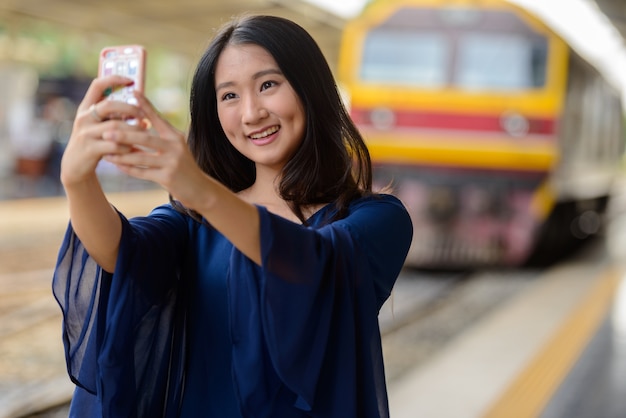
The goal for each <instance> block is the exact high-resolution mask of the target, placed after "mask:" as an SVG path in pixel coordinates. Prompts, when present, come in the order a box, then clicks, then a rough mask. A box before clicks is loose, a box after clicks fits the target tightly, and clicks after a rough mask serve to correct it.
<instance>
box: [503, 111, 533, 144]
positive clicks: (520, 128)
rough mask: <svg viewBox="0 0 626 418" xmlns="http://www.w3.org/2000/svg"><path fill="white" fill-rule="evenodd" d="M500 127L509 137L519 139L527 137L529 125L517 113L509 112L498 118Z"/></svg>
mask: <svg viewBox="0 0 626 418" xmlns="http://www.w3.org/2000/svg"><path fill="white" fill-rule="evenodd" d="M500 126H502V129H504V131H505V132H506V133H508V134H509V135H511V136H514V137H518V138H519V137H522V136H526V135H528V130H529V128H530V123H529V122H528V119H526V118H525V117H524V116H522V115H520V114H519V113H514V112H511V113H505V114H503V115H502V116H501V117H500Z"/></svg>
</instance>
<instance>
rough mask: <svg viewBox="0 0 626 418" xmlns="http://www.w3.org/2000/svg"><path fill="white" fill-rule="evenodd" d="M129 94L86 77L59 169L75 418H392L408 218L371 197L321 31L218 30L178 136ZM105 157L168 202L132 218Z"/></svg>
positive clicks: (273, 27)
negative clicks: (389, 333)
mask: <svg viewBox="0 0 626 418" xmlns="http://www.w3.org/2000/svg"><path fill="white" fill-rule="evenodd" d="M125 83H128V80H126V79H123V78H120V77H107V78H100V79H96V80H94V82H93V83H92V85H91V86H90V88H89V90H88V91H87V93H86V95H85V98H84V100H83V102H82V103H81V105H80V107H79V110H78V112H77V116H76V120H75V123H74V130H73V133H72V137H71V139H70V141H69V143H68V146H67V148H66V151H65V154H64V157H63V161H62V172H61V180H62V183H63V185H64V188H65V190H66V194H67V199H68V202H69V208H70V218H71V225H70V228H68V232H67V235H66V237H65V240H64V242H63V245H62V248H61V250H60V254H59V260H58V265H57V269H56V271H55V276H54V283H53V290H54V294H55V296H56V298H57V300H58V302H59V304H60V306H61V308H62V310H63V314H64V322H63V324H64V332H63V336H64V342H65V348H66V357H67V363H68V371H69V374H70V377H71V378H72V380H73V381H74V382H75V383H76V385H77V388H76V392H75V395H74V398H73V400H72V405H71V416H76V417H99V416H104V417H161V416H167V417H170V416H172V417H175V416H176V417H178V416H180V417H220V418H229V417H286V418H289V417H337V418H349V417H359V418H364V417H387V416H388V405H387V394H386V389H385V376H384V370H383V360H382V353H381V337H380V331H379V328H378V321H377V315H378V311H379V309H380V308H381V306H382V304H383V302H384V301H385V300H386V299H387V297H388V296H389V294H390V292H391V289H392V287H393V284H394V282H395V280H396V277H397V275H398V274H399V272H400V270H401V268H402V265H403V263H404V259H405V256H406V253H407V251H408V248H409V245H410V240H411V236H412V225H411V222H410V219H409V216H408V214H407V212H406V211H405V209H404V207H403V206H402V204H401V203H400V202H399V201H398V200H397V199H396V198H395V197H393V196H391V195H386V194H376V193H373V192H372V190H371V167H370V161H369V155H368V152H367V148H366V147H365V145H364V143H363V140H362V138H361V136H360V135H359V133H358V131H357V130H356V129H355V127H354V125H353V124H352V122H351V120H350V118H349V116H348V115H347V113H346V110H345V109H344V107H343V106H342V103H341V99H340V96H339V94H338V92H337V89H336V86H335V83H334V80H333V77H332V73H331V71H330V69H329V67H328V65H327V63H326V61H325V59H324V57H323V55H322V53H321V51H320V50H319V48H318V46H317V45H316V43H315V42H314V41H313V39H312V38H311V37H310V36H309V35H308V34H307V33H306V31H304V30H303V29H302V28H301V27H300V26H298V25H296V24H295V23H293V22H291V21H288V20H285V19H281V18H277V17H269V16H251V17H246V18H241V19H235V20H234V21H232V22H230V23H229V24H227V25H226V26H225V27H224V28H222V29H221V31H220V32H218V34H217V35H216V37H215V38H214V40H213V41H212V43H211V44H210V46H209V47H208V49H207V51H206V52H205V54H204V56H203V57H202V58H201V60H200V63H199V65H198V67H197V71H196V73H195V76H194V80H193V85H192V89H191V126H190V130H189V136H188V138H187V141H185V138H183V135H182V134H181V133H179V132H177V131H176V130H175V129H173V128H172V127H171V126H170V125H169V124H168V123H167V122H166V121H164V120H163V119H162V118H161V117H160V116H159V115H158V114H157V112H156V111H155V110H154V109H153V107H152V106H151V104H150V103H149V102H148V101H147V99H146V98H145V97H143V96H141V95H139V94H138V95H137V99H138V102H139V103H138V105H137V106H131V105H128V104H125V103H121V102H114V101H111V100H103V92H104V91H105V90H106V89H107V88H108V87H111V86H116V85H123V84H125ZM125 119H137V120H141V121H142V122H141V123H139V124H128V123H126V122H124V120H125ZM148 126H150V129H148ZM101 159H105V160H108V161H109V162H111V163H113V164H115V165H117V166H118V167H119V168H120V169H121V170H122V171H123V172H125V173H127V174H128V175H130V176H134V177H137V178H141V179H147V180H151V181H153V182H155V183H158V184H159V185H161V186H162V187H164V188H165V189H166V190H167V191H168V192H169V193H170V196H171V201H170V203H168V204H164V205H163V206H160V207H158V208H156V209H154V211H153V212H152V213H151V214H150V215H148V216H146V217H139V218H133V219H130V220H129V219H126V218H125V217H124V216H123V215H122V214H121V213H119V212H117V211H116V210H115V209H114V208H113V207H112V206H111V205H110V204H109V203H108V201H107V198H106V196H105V194H104V193H103V192H102V189H101V187H100V185H99V182H98V179H97V177H96V174H95V168H96V165H97V164H98V162H99V161H100V160H101Z"/></svg>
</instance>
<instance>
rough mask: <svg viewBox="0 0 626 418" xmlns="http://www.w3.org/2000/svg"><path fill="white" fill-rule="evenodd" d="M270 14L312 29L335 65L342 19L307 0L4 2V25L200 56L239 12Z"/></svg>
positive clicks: (0, 11) (0, 6) (0, 15)
mask: <svg viewBox="0 0 626 418" xmlns="http://www.w3.org/2000/svg"><path fill="white" fill-rule="evenodd" d="M244 12H249V13H261V14H270V15H276V16H282V17H286V18H288V19H291V20H294V21H295V22H297V23H299V24H300V25H302V26H303V27H304V28H305V29H306V30H308V31H309V32H310V33H311V35H313V37H314V38H315V40H316V41H317V42H318V44H319V45H320V47H321V48H322V50H323V51H324V53H325V55H326V57H327V59H328V60H329V62H330V63H331V65H333V64H334V63H335V62H336V58H337V54H338V45H339V36H340V30H341V28H342V27H343V25H344V23H345V22H344V20H343V19H342V18H340V17H338V16H335V15H333V14H331V13H329V12H328V11H325V10H323V9H321V8H319V7H317V6H314V5H313V4H311V3H309V2H306V1H304V0H219V1H214V0H213V1H207V0H178V1H176V2H171V1H154V0H133V1H128V0H108V1H106V2H100V1H97V0H84V1H76V0H46V1H41V0H2V1H1V2H0V24H4V25H9V26H10V25H13V26H15V25H19V24H20V23H22V22H24V21H27V20H28V21H44V22H48V23H50V24H52V25H56V26H58V27H59V28H63V29H69V30H73V31H78V32H79V33H84V34H85V35H86V36H90V35H97V34H98V33H100V34H106V35H109V36H113V37H115V38H118V39H120V40H121V42H132V43H142V44H144V45H146V46H147V47H150V46H158V47H160V48H165V49H168V50H171V51H175V52H177V53H180V54H184V55H187V56H190V57H191V58H194V59H195V58H197V57H198V56H199V55H200V54H201V53H202V51H203V49H204V47H205V46H206V44H207V42H208V39H210V38H211V36H212V35H213V32H214V30H215V29H216V28H218V27H220V26H221V25H222V24H223V23H224V22H225V21H227V20H229V19H230V18H231V17H233V16H235V15H239V14H242V13H244Z"/></svg>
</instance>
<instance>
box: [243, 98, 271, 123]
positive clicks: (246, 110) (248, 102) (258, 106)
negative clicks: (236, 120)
mask: <svg viewBox="0 0 626 418" xmlns="http://www.w3.org/2000/svg"><path fill="white" fill-rule="evenodd" d="M268 114H269V112H268V111H267V109H266V108H265V106H264V105H263V101H262V100H260V99H259V98H258V97H257V96H255V95H251V96H248V97H247V98H246V99H245V100H244V106H243V111H242V119H243V122H244V123H247V124H252V123H255V122H257V121H259V120H261V119H264V118H266V117H267V116H268Z"/></svg>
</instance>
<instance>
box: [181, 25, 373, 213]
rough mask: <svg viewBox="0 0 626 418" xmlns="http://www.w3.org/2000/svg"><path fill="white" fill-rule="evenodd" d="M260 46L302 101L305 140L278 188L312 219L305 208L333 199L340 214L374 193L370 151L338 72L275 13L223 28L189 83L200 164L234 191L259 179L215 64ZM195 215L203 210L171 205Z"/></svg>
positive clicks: (193, 145) (192, 140) (193, 142)
mask: <svg viewBox="0 0 626 418" xmlns="http://www.w3.org/2000/svg"><path fill="white" fill-rule="evenodd" d="M245 44H254V45H258V46H260V47H262V48H264V49H265V50H266V51H268V52H269V54H270V55H272V57H273V58H274V60H275V61H276V63H277V64H278V67H279V68H280V70H281V71H282V72H283V74H284V75H285V78H286V79H287V80H288V81H289V83H290V84H291V86H292V87H293V89H294V90H295V92H296V94H297V95H298V96H299V98H300V100H301V102H302V103H303V106H304V109H305V113H306V129H305V134H304V139H303V141H302V143H301V144H300V146H299V148H298V149H297V150H296V152H295V154H294V155H293V157H292V158H291V160H290V161H289V162H288V163H287V164H286V165H285V167H284V168H283V172H282V173H281V174H282V175H281V180H280V184H279V191H280V194H281V197H282V198H283V199H285V200H286V201H287V202H288V203H289V205H290V207H291V209H292V211H293V212H294V213H295V214H296V216H298V218H299V219H300V220H301V221H302V222H305V223H306V219H304V215H303V208H305V207H306V206H308V205H315V204H322V203H334V205H335V207H336V209H337V211H336V215H335V216H334V218H342V217H344V216H345V215H346V212H347V208H348V205H349V204H350V202H351V201H352V200H353V199H355V198H357V197H360V196H363V195H366V194H370V193H371V191H372V173H371V161H370V156H369V152H368V150H367V147H366V145H365V143H364V142H363V138H362V137H361V134H360V133H359V131H358V130H357V129H356V127H355V126H354V124H353V122H352V120H351V119H350V116H349V115H348V112H347V111H346V109H345V107H344V105H343V102H342V100H341V96H340V94H339V91H338V89H337V85H336V83H335V80H334V77H333V74H332V72H331V70H330V68H329V66H328V63H327V61H326V59H325V57H324V55H323V53H322V51H321V50H320V48H319V46H318V45H317V43H316V42H315V40H314V39H313V38H312V37H311V36H310V35H309V34H308V32H307V31H306V30H304V29H303V28H302V27H301V26H299V25H298V24H296V23H294V22H292V21H290V20H287V19H284V18H280V17H275V16H242V17H239V18H236V19H234V20H232V21H231V22H229V23H228V24H226V25H225V26H224V27H222V28H221V29H220V30H219V31H218V32H217V34H216V36H215V37H214V38H213V40H212V41H211V43H210V44H209V46H208V48H207V50H206V51H205V53H204V55H203V56H202V58H201V59H200V61H199V63H198V66H197V68H196V72H195V75H194V78H193V82H192V86H191V103H190V105H191V106H190V110H191V124H190V129H189V138H188V145H189V147H190V149H191V152H192V153H193V155H194V156H195V158H196V161H197V163H198V165H199V166H200V167H201V168H202V170H204V171H205V172H206V173H207V174H209V175H210V176H212V177H214V178H215V179H217V180H218V181H220V182H221V183H223V184H224V185H225V186H226V187H228V188H229V189H230V190H232V191H233V192H238V191H241V190H244V189H246V188H248V187H250V186H251V185H252V184H253V183H254V181H255V175H256V174H255V167H254V162H253V161H251V160H250V159H248V158H247V157H245V156H244V155H242V154H241V153H240V152H239V151H237V150H236V149H235V148H234V147H233V146H232V145H231V144H230V142H229V141H228V139H227V137H226V135H225V134H224V131H223V129H222V126H221V124H220V121H219V118H218V113H217V98H216V92H215V67H216V64H217V60H218V58H219V56H220V54H221V53H222V51H223V50H224V48H226V47H227V46H228V45H245ZM173 204H174V205H175V207H177V209H179V210H185V211H186V212H187V213H188V214H190V215H191V216H193V217H194V218H195V219H197V220H200V219H201V218H200V217H199V215H198V214H197V213H195V212H193V211H189V210H186V209H184V208H182V206H181V205H180V204H179V203H178V202H173Z"/></svg>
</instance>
